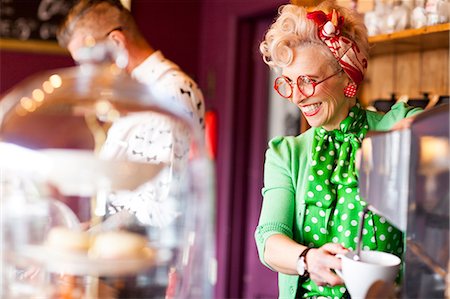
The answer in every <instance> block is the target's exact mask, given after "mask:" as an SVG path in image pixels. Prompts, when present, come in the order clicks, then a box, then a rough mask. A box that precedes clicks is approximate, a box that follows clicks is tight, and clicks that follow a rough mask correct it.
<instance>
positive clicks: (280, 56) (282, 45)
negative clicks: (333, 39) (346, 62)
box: [259, 0, 369, 70]
mask: <svg viewBox="0 0 450 299" xmlns="http://www.w3.org/2000/svg"><path fill="white" fill-rule="evenodd" d="M333 9H334V10H336V11H337V12H338V13H339V15H340V16H343V17H344V25H343V27H342V28H341V33H342V35H343V36H345V37H347V38H349V39H351V40H352V41H353V42H355V44H356V45H357V46H358V47H359V50H360V51H361V52H362V53H363V54H364V55H365V57H368V54H369V41H368V36H367V29H366V27H365V25H364V21H363V19H362V17H361V16H360V15H359V14H358V13H357V12H356V11H353V10H350V9H347V8H344V7H342V6H339V5H337V4H336V3H335V1H334V0H327V1H324V2H322V3H320V4H319V5H318V6H316V7H314V8H312V9H310V8H308V9H307V8H306V7H301V6H298V5H294V4H288V5H283V6H281V7H280V8H279V9H278V17H277V19H276V20H275V22H274V23H273V24H272V25H271V26H270V28H269V30H268V31H267V33H266V35H265V39H264V41H263V42H261V44H260V46H259V49H260V51H261V54H262V56H263V60H264V62H265V63H266V64H268V65H269V66H270V67H272V68H276V69H277V68H278V69H279V68H283V67H286V66H288V65H290V64H291V63H292V61H293V59H294V49H296V48H297V47H314V48H316V49H317V51H318V54H320V55H323V57H324V58H326V59H329V60H330V62H331V63H332V67H334V68H335V69H336V70H338V69H339V68H340V66H339V63H338V61H337V60H336V59H335V58H334V56H333V54H332V53H331V51H330V50H329V48H328V47H327V46H326V45H325V44H324V43H323V42H322V40H321V39H320V38H319V35H318V27H317V25H316V23H315V22H314V21H313V20H310V19H308V18H307V17H306V15H307V13H308V12H311V11H317V10H321V11H323V12H324V13H326V14H328V13H330V12H332V11H333Z"/></svg>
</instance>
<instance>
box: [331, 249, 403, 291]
mask: <svg viewBox="0 0 450 299" xmlns="http://www.w3.org/2000/svg"><path fill="white" fill-rule="evenodd" d="M336 256H337V257H339V258H341V260H342V271H339V270H335V271H336V273H337V274H338V275H339V276H340V277H341V278H342V279H343V280H344V283H345V286H346V287H347V290H348V292H349V293H350V296H351V297H352V299H359V298H366V295H367V293H368V291H369V289H370V288H371V287H372V286H374V284H375V283H380V282H382V283H384V284H388V285H393V283H394V280H395V278H396V277H397V274H398V270H399V269H400V263H401V259H400V258H399V257H397V256H395V255H393V254H390V253H387V252H381V251H369V250H367V251H365V250H363V251H361V254H360V256H359V258H360V259H359V260H355V259H354V256H355V253H354V252H348V253H346V254H345V255H341V254H338V255H336Z"/></svg>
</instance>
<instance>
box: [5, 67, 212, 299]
mask: <svg viewBox="0 0 450 299" xmlns="http://www.w3.org/2000/svg"><path fill="white" fill-rule="evenodd" d="M107 60H108V59H106V60H104V59H103V60H102V59H100V62H96V63H93V62H92V61H91V62H89V63H85V64H82V65H80V66H77V67H73V68H66V69H59V70H54V71H49V72H43V73H39V74H36V75H35V76H33V77H30V78H28V79H27V80H25V81H23V82H21V83H20V84H18V85H17V86H16V87H14V88H13V89H12V90H10V91H9V92H8V93H7V94H6V95H4V96H3V98H2V99H1V101H0V156H1V159H0V168H1V169H2V176H1V178H2V180H1V187H2V196H1V201H2V202H1V203H2V217H1V221H2V223H1V224H2V225H1V226H2V232H1V236H2V239H1V250H2V264H3V265H4V266H3V267H2V275H1V276H2V280H1V288H0V292H1V297H2V298H31V297H32V296H36V295H37V294H41V295H42V296H43V297H48V298H59V297H64V298H81V297H82V296H88V298H96V297H102V296H103V295H104V294H105V292H106V293H107V294H108V296H109V297H110V298H139V297H140V298H164V297H165V298H212V297H213V286H214V284H215V265H216V262H215V250H214V241H213V232H214V219H213V211H214V171H213V165H212V162H211V160H210V159H209V158H208V156H207V154H206V150H205V148H204V142H203V132H201V130H199V129H198V127H197V126H195V124H193V121H192V120H191V119H190V117H189V115H188V114H187V113H186V112H185V111H184V109H183V107H181V106H179V105H177V103H175V102H174V101H172V100H171V99H165V98H160V97H156V96H155V95H154V94H153V93H152V91H151V89H150V88H149V87H148V86H146V85H142V84H140V83H137V82H136V81H134V80H132V79H131V78H130V77H129V76H128V75H127V74H126V73H125V72H124V71H123V70H122V69H121V68H120V67H118V65H120V63H111V62H108V61H107ZM116 62H117V60H116ZM160 123H164V125H165V128H167V131H164V132H163V131H162V130H161V129H160V128H161V127H160V126H159V124H160ZM114 130H115V131H114ZM157 130H160V131H159V132H156V131H157ZM113 131H114V132H115V134H116V136H117V135H118V134H119V135H120V133H121V132H122V133H123V136H119V137H120V138H119V139H118V140H113V141H111V142H113V143H114V142H116V143H117V144H116V147H112V148H113V149H112V150H111V147H110V148H109V149H106V143H107V142H108V140H109V139H108V138H109V137H110V133H111V132H113ZM156 133H158V134H167V135H168V136H169V135H170V136H169V137H167V138H166V139H164V140H165V141H167V142H168V144H167V151H166V152H165V154H164V155H163V157H161V158H159V159H153V157H154V156H153V154H154V153H153V152H152V151H153V149H152V147H151V144H144V143H143V142H141V143H139V142H140V139H139V138H140V137H139V136H142V134H143V136H144V137H143V138H142V140H147V139H146V136H148V135H150V134H156ZM139 134H141V135H139ZM105 140H106V143H105ZM130 144H134V147H130V146H128V147H127V145H130ZM127 149H129V150H130V151H131V150H133V151H137V149H139V150H140V151H141V152H140V158H139V159H137V158H136V159H127V155H126V153H124V152H123V151H125V152H126V151H127ZM111 151H113V152H114V151H115V152H114V153H112V152H111ZM102 294H103V295H102Z"/></svg>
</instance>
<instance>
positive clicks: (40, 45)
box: [0, 38, 69, 55]
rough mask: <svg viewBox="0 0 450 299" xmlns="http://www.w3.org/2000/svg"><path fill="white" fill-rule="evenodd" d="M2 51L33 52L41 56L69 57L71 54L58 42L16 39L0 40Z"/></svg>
mask: <svg viewBox="0 0 450 299" xmlns="http://www.w3.org/2000/svg"><path fill="white" fill-rule="evenodd" d="M0 49H1V50H12V51H18V52H31V53H41V54H58V55H69V52H68V51H67V50H65V49H63V48H61V47H60V46H59V45H58V43H56V42H47V41H35V40H27V41H21V40H16V39H4V38H2V39H0Z"/></svg>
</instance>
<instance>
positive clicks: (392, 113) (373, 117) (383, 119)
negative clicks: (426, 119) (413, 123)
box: [367, 102, 423, 131]
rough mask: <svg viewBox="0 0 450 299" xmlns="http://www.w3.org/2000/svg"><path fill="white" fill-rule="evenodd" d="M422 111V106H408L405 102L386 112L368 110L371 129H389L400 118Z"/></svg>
mask: <svg viewBox="0 0 450 299" xmlns="http://www.w3.org/2000/svg"><path fill="white" fill-rule="evenodd" d="M422 111H423V109H422V108H417V107H412V106H408V105H407V104H405V103H403V102H400V103H397V104H395V105H394V106H392V108H391V110H389V111H388V112H387V113H386V114H380V113H377V112H372V111H367V121H368V123H369V129H370V130H373V131H388V130H390V129H391V128H392V126H393V125H394V124H396V123H397V122H399V121H400V120H402V119H404V118H407V117H410V116H413V115H416V114H418V113H420V112H422Z"/></svg>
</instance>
